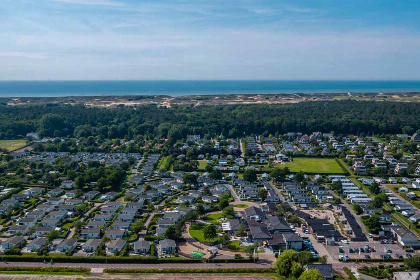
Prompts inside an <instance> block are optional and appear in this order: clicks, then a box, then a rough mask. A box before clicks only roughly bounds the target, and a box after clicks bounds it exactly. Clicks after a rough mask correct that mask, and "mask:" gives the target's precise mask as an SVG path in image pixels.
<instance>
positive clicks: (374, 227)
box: [364, 216, 381, 233]
mask: <svg viewBox="0 0 420 280" xmlns="http://www.w3.org/2000/svg"><path fill="white" fill-rule="evenodd" d="M379 220H380V219H379V217H378V216H370V217H369V218H367V219H366V220H365V221H364V223H365V225H366V227H367V228H368V230H369V231H370V232H373V233H376V232H378V230H380V229H381V223H380V222H379Z"/></svg>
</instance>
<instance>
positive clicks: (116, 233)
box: [105, 229, 125, 239]
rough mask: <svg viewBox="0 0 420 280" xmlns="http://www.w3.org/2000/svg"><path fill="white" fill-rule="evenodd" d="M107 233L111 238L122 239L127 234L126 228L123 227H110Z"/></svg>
mask: <svg viewBox="0 0 420 280" xmlns="http://www.w3.org/2000/svg"><path fill="white" fill-rule="evenodd" d="M105 235H106V236H107V237H109V238H111V239H122V238H124V235H125V230H122V229H110V230H107V231H106V233H105Z"/></svg>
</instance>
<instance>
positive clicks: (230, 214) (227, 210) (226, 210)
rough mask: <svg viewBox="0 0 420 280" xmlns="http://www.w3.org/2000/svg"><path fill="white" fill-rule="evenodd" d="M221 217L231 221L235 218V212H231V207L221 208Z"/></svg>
mask: <svg viewBox="0 0 420 280" xmlns="http://www.w3.org/2000/svg"><path fill="white" fill-rule="evenodd" d="M223 216H224V217H225V218H228V219H233V217H234V216H235V210H233V207H232V206H228V207H225V208H223Z"/></svg>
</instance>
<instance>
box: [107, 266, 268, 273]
mask: <svg viewBox="0 0 420 280" xmlns="http://www.w3.org/2000/svg"><path fill="white" fill-rule="evenodd" d="M275 272H276V270H275V268H274V267H273V268H163V269H159V268H106V269H104V273H114V274H118V273H133V274H142V273H189V274H194V273H203V274H204V273H211V274H217V273H275Z"/></svg>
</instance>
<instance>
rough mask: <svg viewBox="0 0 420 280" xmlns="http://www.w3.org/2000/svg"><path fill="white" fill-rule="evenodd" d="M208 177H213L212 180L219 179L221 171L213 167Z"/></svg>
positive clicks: (221, 176) (221, 174)
mask: <svg viewBox="0 0 420 280" xmlns="http://www.w3.org/2000/svg"><path fill="white" fill-rule="evenodd" d="M210 178H211V179H213V180H221V179H222V178H223V173H222V171H220V170H218V169H214V170H213V171H212V172H211V173H210Z"/></svg>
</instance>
